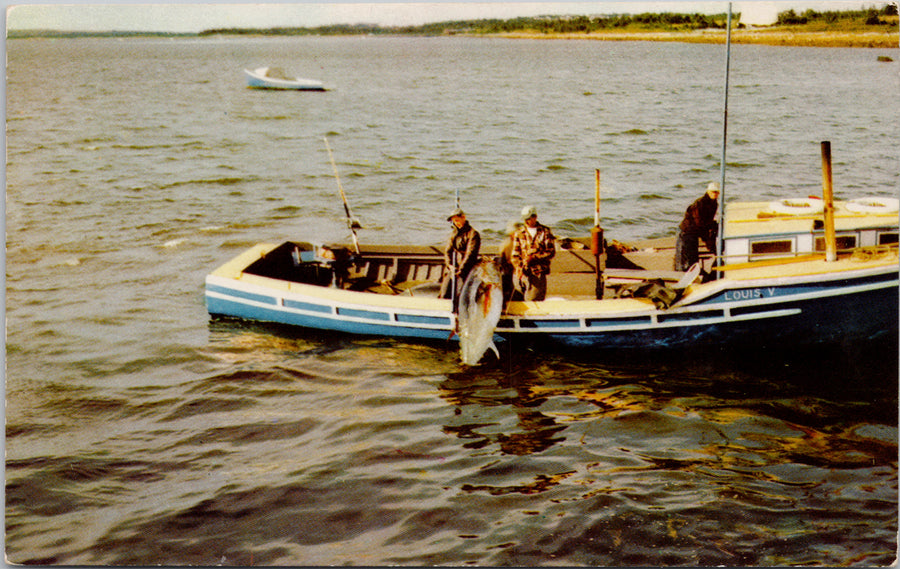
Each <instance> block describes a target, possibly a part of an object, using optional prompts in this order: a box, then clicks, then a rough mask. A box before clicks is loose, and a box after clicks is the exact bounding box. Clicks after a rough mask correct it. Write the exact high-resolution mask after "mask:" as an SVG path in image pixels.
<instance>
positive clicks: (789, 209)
mask: <svg viewBox="0 0 900 569" xmlns="http://www.w3.org/2000/svg"><path fill="white" fill-rule="evenodd" d="M769 209H770V210H771V211H772V212H773V213H783V214H786V215H816V214H818V213H822V212H823V211H825V202H824V201H822V200H820V199H816V198H800V199H787V200H778V201H774V202H769Z"/></svg>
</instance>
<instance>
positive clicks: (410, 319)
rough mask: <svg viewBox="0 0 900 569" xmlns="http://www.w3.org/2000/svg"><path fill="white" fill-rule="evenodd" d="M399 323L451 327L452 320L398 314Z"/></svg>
mask: <svg viewBox="0 0 900 569" xmlns="http://www.w3.org/2000/svg"><path fill="white" fill-rule="evenodd" d="M397 322H404V323H406V324H433V325H436V326H449V325H450V319H449V318H444V317H442V316H418V315H416V314H398V315H397Z"/></svg>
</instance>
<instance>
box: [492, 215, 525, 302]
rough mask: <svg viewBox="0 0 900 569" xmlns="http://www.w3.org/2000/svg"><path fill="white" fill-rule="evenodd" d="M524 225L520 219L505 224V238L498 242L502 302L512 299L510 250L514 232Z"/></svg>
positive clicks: (511, 249)
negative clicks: (501, 278) (501, 277)
mask: <svg viewBox="0 0 900 569" xmlns="http://www.w3.org/2000/svg"><path fill="white" fill-rule="evenodd" d="M523 227H525V224H523V223H522V222H521V221H510V222H509V223H508V224H507V225H506V239H504V240H503V243H501V244H500V248H499V249H498V251H497V258H498V259H499V262H500V274H501V275H502V276H503V302H504V303H506V302H509V301H510V300H511V299H512V295H513V292H514V290H515V288H514V287H513V264H512V251H513V239H514V237H515V235H516V232H517V231H519V230H520V229H522V228H523Z"/></svg>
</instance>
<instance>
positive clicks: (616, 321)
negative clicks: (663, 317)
mask: <svg viewBox="0 0 900 569" xmlns="http://www.w3.org/2000/svg"><path fill="white" fill-rule="evenodd" d="M586 322H587V325H588V327H589V328H591V327H601V328H602V327H605V326H606V327H608V326H629V325H632V324H652V323H653V320H652V319H651V318H650V317H649V316H634V317H630V318H588V319H587V321H586Z"/></svg>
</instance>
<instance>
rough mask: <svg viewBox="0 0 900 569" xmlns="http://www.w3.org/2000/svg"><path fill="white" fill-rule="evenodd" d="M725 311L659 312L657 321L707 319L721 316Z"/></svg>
mask: <svg viewBox="0 0 900 569" xmlns="http://www.w3.org/2000/svg"><path fill="white" fill-rule="evenodd" d="M723 316H725V312H724V311H722V310H708V311H706V312H685V313H683V314H660V315H659V316H657V317H656V321H657V322H687V321H693V320H707V319H709V318H722V317H723Z"/></svg>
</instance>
